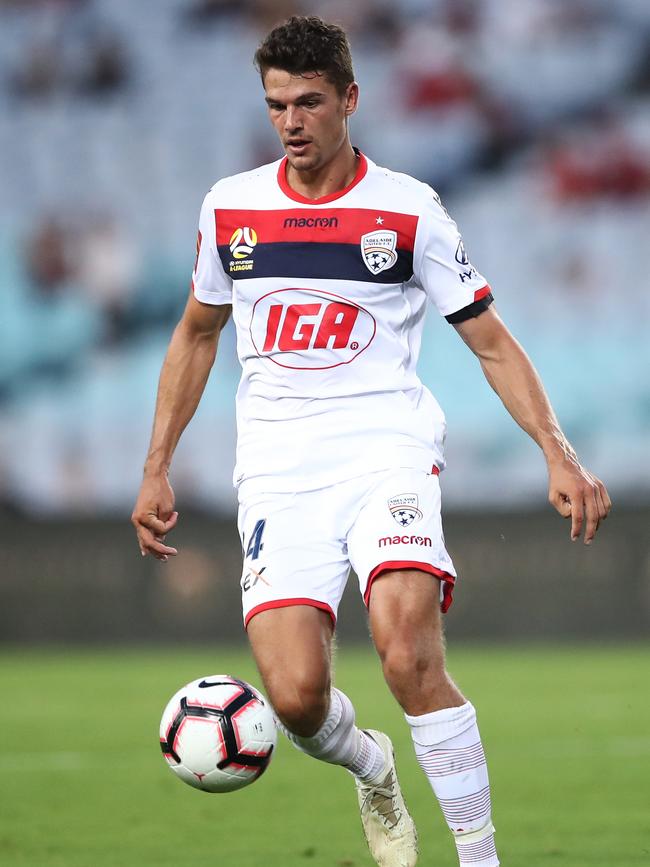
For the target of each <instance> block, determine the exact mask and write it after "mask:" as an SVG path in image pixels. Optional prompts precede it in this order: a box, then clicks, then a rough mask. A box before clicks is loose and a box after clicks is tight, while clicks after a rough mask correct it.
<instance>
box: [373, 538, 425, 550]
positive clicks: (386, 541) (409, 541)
mask: <svg viewBox="0 0 650 867" xmlns="http://www.w3.org/2000/svg"><path fill="white" fill-rule="evenodd" d="M386 545H423V546H424V547H425V548H430V547H431V537H430V536H383V537H382V538H381V539H380V540H379V547H380V548H384V547H386Z"/></svg>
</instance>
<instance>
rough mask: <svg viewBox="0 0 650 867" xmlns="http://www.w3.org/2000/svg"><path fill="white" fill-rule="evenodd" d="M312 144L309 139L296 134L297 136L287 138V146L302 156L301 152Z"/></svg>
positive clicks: (289, 149) (292, 151) (293, 152)
mask: <svg viewBox="0 0 650 867" xmlns="http://www.w3.org/2000/svg"><path fill="white" fill-rule="evenodd" d="M310 144H311V141H310V140H309V139H306V138H298V137H297V136H296V137H295V138H290V139H287V142H286V145H285V147H286V149H287V150H288V151H290V152H291V153H292V154H295V155H296V156H300V154H303V153H304V152H305V150H306V149H307V148H308V147H309V145H310Z"/></svg>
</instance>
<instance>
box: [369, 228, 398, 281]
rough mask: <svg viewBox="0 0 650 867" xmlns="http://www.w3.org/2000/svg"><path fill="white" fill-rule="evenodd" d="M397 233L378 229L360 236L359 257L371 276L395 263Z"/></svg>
mask: <svg viewBox="0 0 650 867" xmlns="http://www.w3.org/2000/svg"><path fill="white" fill-rule="evenodd" d="M396 248H397V232H393V231H392V230H390V229H379V230H377V231H376V232H368V233H367V234H366V235H362V236H361V255H362V256H363V261H364V262H365V264H366V268H367V269H368V270H369V271H370V273H371V274H380V273H381V272H382V271H386V270H387V269H388V268H392V267H393V265H394V264H395V262H397V253H396V252H395V251H396Z"/></svg>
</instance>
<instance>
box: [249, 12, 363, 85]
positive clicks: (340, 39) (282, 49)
mask: <svg viewBox="0 0 650 867" xmlns="http://www.w3.org/2000/svg"><path fill="white" fill-rule="evenodd" d="M255 66H256V67H257V69H258V70H259V73H260V75H261V76H262V83H264V76H265V74H266V72H267V70H269V69H271V68H273V69H283V70H285V71H286V72H289V73H291V74H292V75H303V74H305V73H306V72H322V73H323V74H324V75H325V76H326V77H327V78H328V80H329V81H330V82H331V83H332V84H333V85H334V86H335V87H336V89H337V90H338V92H339V93H341V94H342V93H344V92H345V89H346V87H347V86H348V85H349V84H352V82H353V81H354V70H353V69H352V56H351V54H350V44H349V42H348V37H347V36H346V33H345V31H344V30H343V29H342V28H341V27H338V26H337V25H336V24H327V23H326V22H325V21H323V20H322V18H317V17H316V16H315V15H309V16H302V15H294V16H293V17H292V18H289V20H288V21H286V22H285V23H284V24H280V25H279V26H278V27H275V28H274V29H273V30H271V32H270V33H269V35H268V36H267V37H266V39H264V41H263V42H262V43H261V44H260V46H259V48H258V49H257V51H256V52H255Z"/></svg>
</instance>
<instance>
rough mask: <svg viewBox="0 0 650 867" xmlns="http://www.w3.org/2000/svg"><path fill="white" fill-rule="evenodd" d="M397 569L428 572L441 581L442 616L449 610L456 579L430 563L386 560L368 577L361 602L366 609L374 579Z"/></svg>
mask: <svg viewBox="0 0 650 867" xmlns="http://www.w3.org/2000/svg"><path fill="white" fill-rule="evenodd" d="M397 569H418V570H419V571H420V572H428V573H429V575H434V576H435V577H436V578H440V579H442V581H443V585H442V587H443V591H442V592H443V597H442V602H441V603H440V610H441V611H442V613H443V614H444V613H445V612H447V611H448V610H449V606H450V605H451V603H452V602H453V592H454V584H455V583H456V578H455V577H454V576H453V575H451V574H450V573H449V572H445V571H444V570H443V569H438V567H437V566H432V565H431V563H420V562H419V561H417V560H386V562H384V563H380V564H379V565H378V566H375V568H374V569H373V570H372V572H371V573H370V575H368V583H367V585H366V592H365V593H364V594H363V601H364V602H365V603H366V608H368V606H369V605H370V591H371V590H372V584H373V581H374V580H375V578H378V577H379V576H380V575H382V574H383V573H384V572H390V571H393V570H397Z"/></svg>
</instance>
